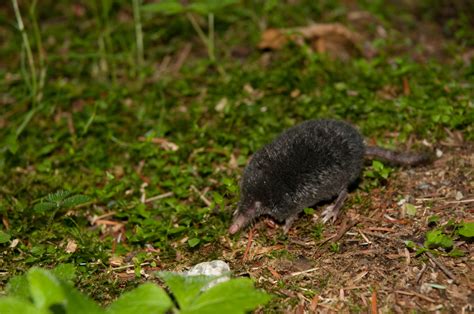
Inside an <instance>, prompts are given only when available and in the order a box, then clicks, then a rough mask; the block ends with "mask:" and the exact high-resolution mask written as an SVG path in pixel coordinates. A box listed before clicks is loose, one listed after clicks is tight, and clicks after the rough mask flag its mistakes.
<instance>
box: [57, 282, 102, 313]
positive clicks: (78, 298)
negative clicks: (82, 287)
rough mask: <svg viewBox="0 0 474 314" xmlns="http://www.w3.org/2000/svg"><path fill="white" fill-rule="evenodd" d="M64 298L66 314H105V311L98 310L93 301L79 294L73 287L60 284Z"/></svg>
mask: <svg viewBox="0 0 474 314" xmlns="http://www.w3.org/2000/svg"><path fill="white" fill-rule="evenodd" d="M61 285H62V287H63V290H64V295H65V297H66V300H67V302H66V313H67V314H84V313H87V314H105V310H103V309H102V308H100V307H99V306H98V305H97V304H96V303H95V301H94V300H92V299H91V298H89V297H88V296H86V295H84V294H82V293H80V292H79V291H78V290H76V289H75V288H74V287H73V286H71V285H69V284H66V283H64V282H62V283H61Z"/></svg>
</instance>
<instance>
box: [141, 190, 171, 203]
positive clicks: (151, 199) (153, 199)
mask: <svg viewBox="0 0 474 314" xmlns="http://www.w3.org/2000/svg"><path fill="white" fill-rule="evenodd" d="M173 194H174V193H173V192H166V193H163V194H160V195H156V196H153V197H150V198H148V199H146V200H145V203H151V202H154V201H156V200H160V199H162V198H166V197H170V196H172V195H173Z"/></svg>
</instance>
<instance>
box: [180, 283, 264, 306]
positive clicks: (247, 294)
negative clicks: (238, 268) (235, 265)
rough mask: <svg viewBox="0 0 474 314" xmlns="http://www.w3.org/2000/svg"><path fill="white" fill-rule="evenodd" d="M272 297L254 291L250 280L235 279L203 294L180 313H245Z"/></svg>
mask: <svg viewBox="0 0 474 314" xmlns="http://www.w3.org/2000/svg"><path fill="white" fill-rule="evenodd" d="M271 298H272V297H271V296H270V295H268V294H267V293H265V292H262V291H259V290H256V289H255V288H254V286H253V282H252V280H250V279H248V278H237V279H232V280H229V281H225V282H223V283H220V284H218V285H216V286H214V287H212V288H210V289H209V290H206V291H205V292H203V293H202V294H201V295H200V296H199V297H198V298H197V299H196V300H195V302H193V303H192V304H191V305H190V306H189V307H183V308H181V310H182V311H181V313H200V314H206V313H209V314H212V313H226V314H234V313H235V314H237V313H246V312H247V311H251V310H253V309H255V308H256V307H257V306H259V305H263V304H265V303H267V302H268V301H270V299H271Z"/></svg>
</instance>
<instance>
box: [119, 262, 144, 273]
mask: <svg viewBox="0 0 474 314" xmlns="http://www.w3.org/2000/svg"><path fill="white" fill-rule="evenodd" d="M147 265H150V262H145V263H141V264H140V266H147ZM134 267H135V265H134V264H128V265H124V266H119V267H115V268H112V270H113V271H116V270H122V269H127V268H134Z"/></svg>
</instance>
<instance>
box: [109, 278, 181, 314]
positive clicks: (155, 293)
mask: <svg viewBox="0 0 474 314" xmlns="http://www.w3.org/2000/svg"><path fill="white" fill-rule="evenodd" d="M172 305H173V302H172V301H171V299H170V297H169V296H168V294H166V292H165V291H164V290H163V289H161V288H160V287H159V286H157V285H155V284H152V283H145V284H143V285H141V286H140V287H138V288H136V289H135V290H132V291H130V292H127V293H125V294H123V295H122V296H121V297H120V298H119V299H118V300H117V301H115V302H114V303H112V304H111V305H110V306H109V307H108V308H107V313H113V314H127V313H143V314H147V313H149V314H152V313H166V312H167V311H168V310H169V309H170V308H171V306H172Z"/></svg>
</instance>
